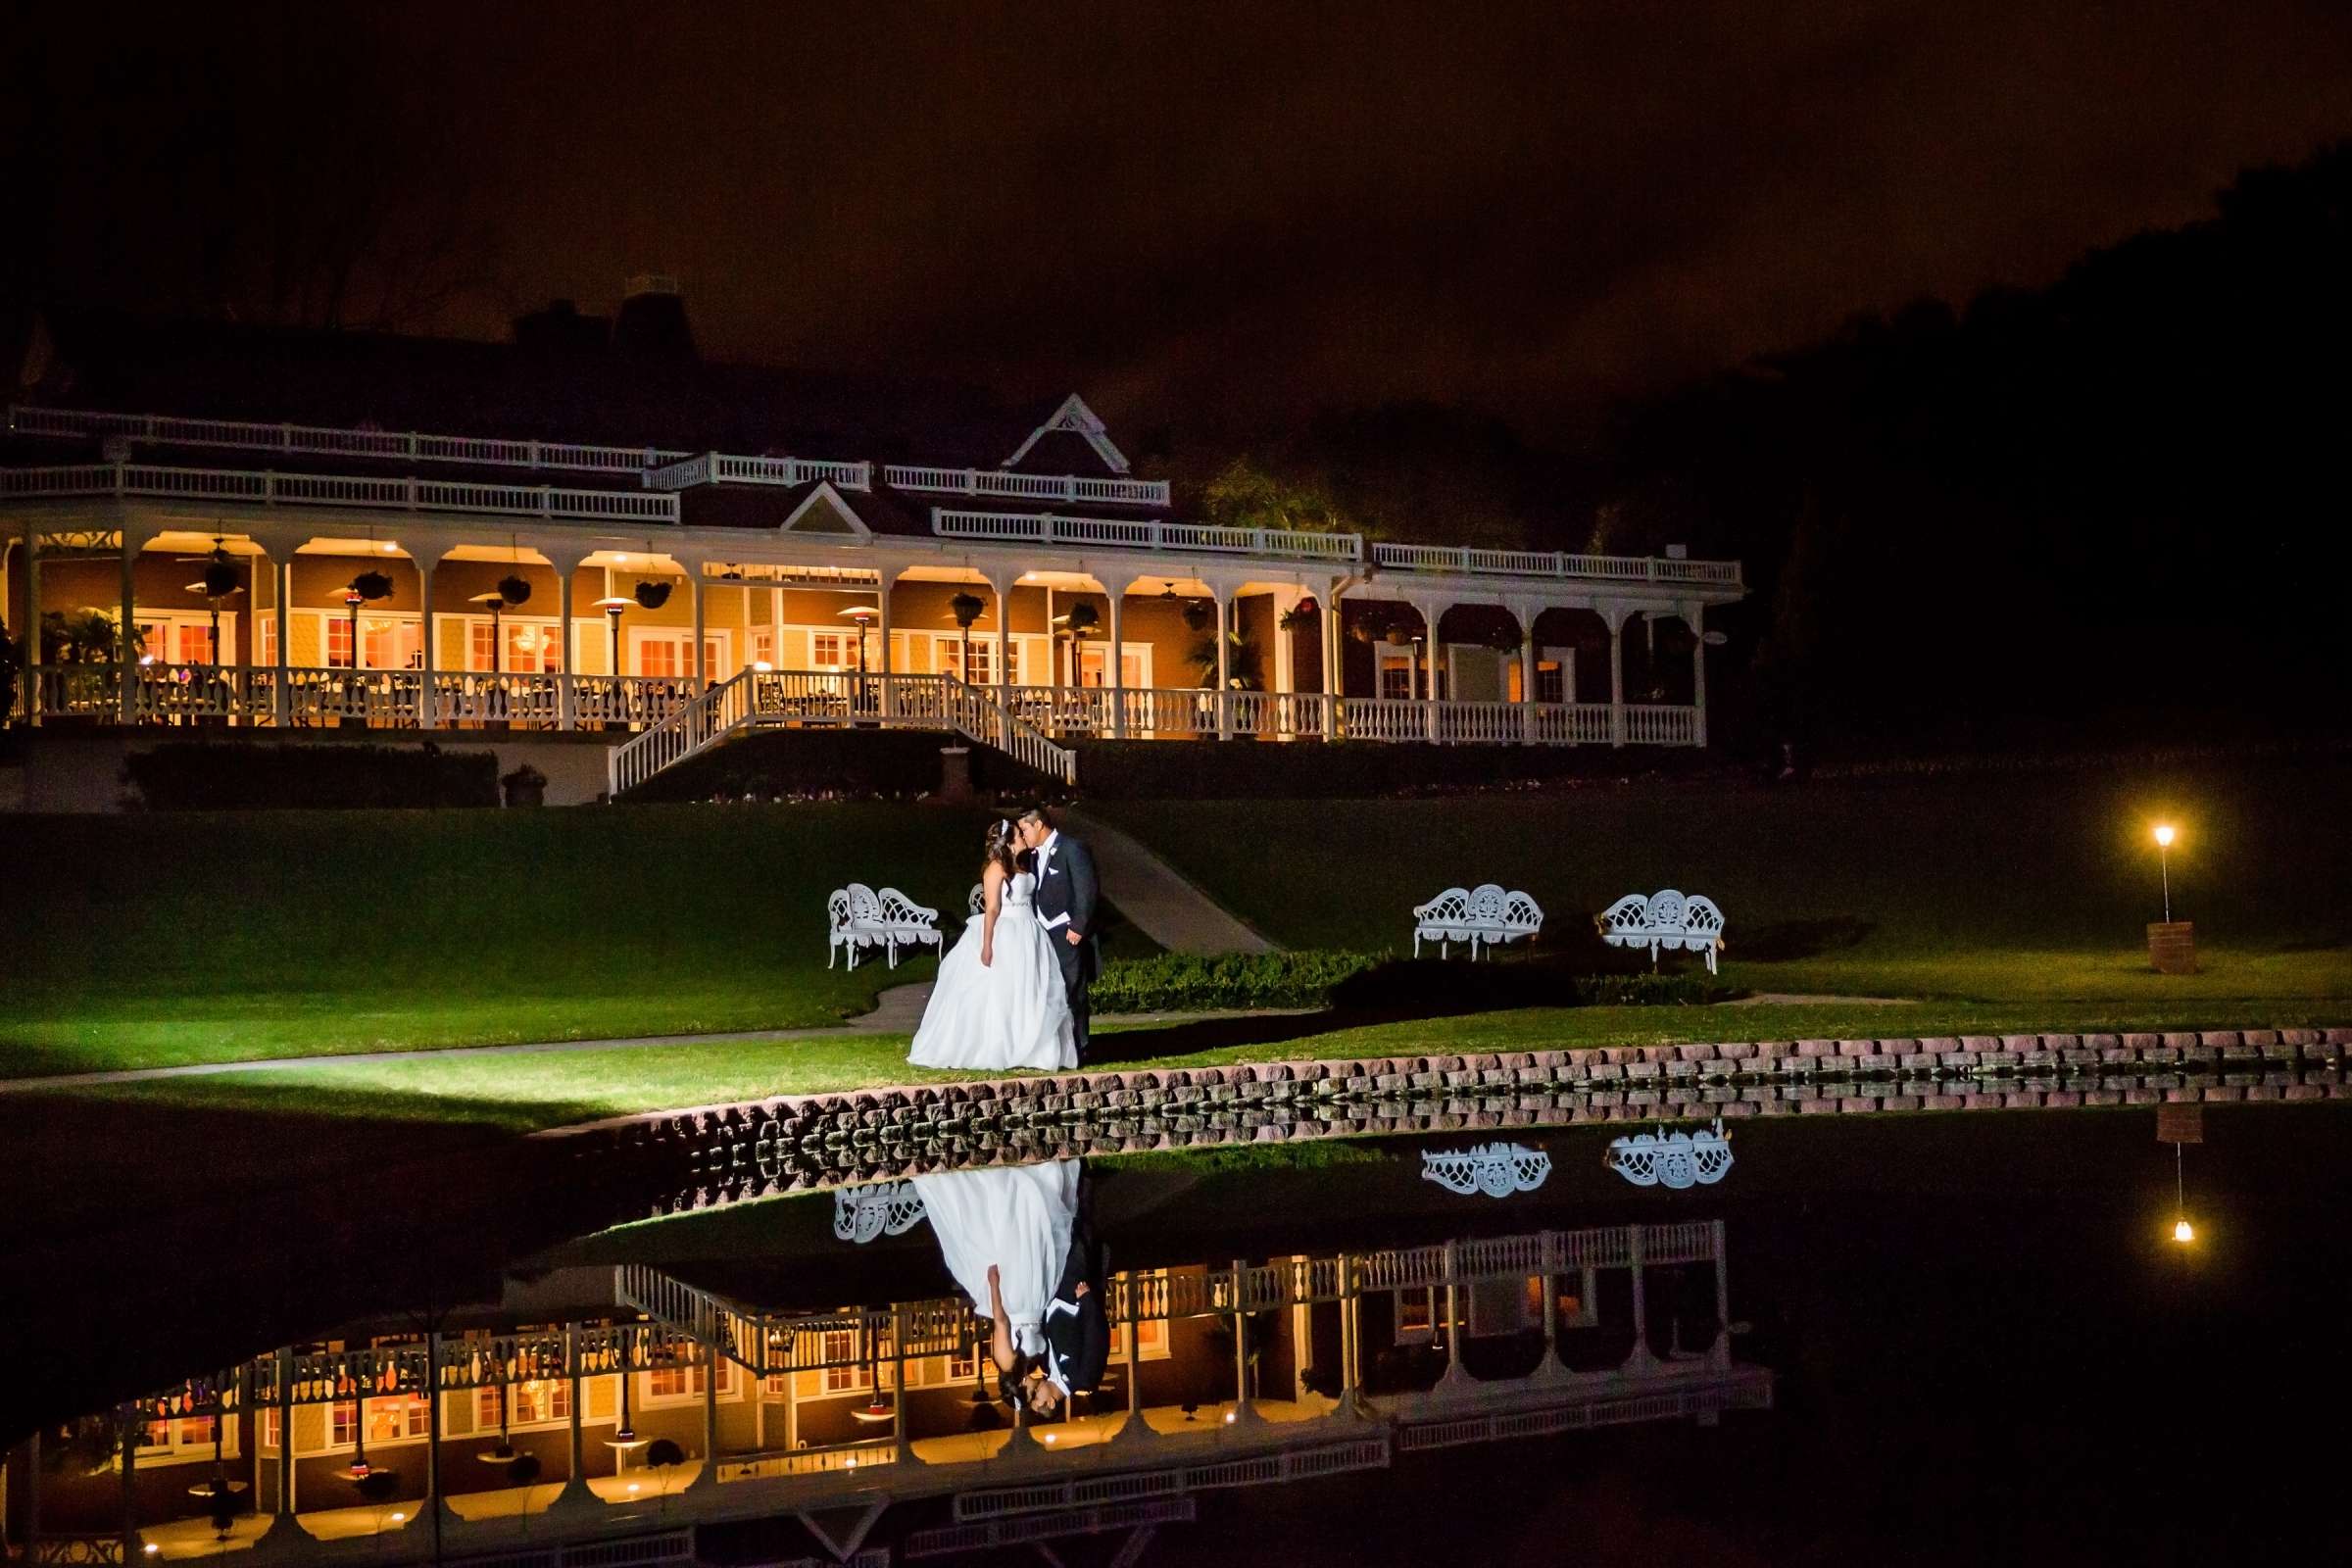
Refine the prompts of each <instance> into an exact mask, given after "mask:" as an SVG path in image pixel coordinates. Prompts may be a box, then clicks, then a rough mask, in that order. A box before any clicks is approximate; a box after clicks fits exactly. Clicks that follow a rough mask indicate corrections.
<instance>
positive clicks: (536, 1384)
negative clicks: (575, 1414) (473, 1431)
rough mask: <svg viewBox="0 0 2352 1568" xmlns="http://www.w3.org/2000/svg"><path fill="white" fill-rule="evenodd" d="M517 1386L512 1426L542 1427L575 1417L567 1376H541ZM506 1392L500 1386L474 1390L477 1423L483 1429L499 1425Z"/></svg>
mask: <svg viewBox="0 0 2352 1568" xmlns="http://www.w3.org/2000/svg"><path fill="white" fill-rule="evenodd" d="M514 1389H515V1419H514V1420H513V1421H512V1422H510V1423H509V1425H511V1426H518V1427H531V1426H542V1425H546V1424H548V1423H551V1422H557V1421H569V1420H570V1419H571V1383H570V1381H569V1380H568V1379H565V1378H540V1379H535V1380H533V1381H531V1382H527V1383H517V1384H515V1386H514ZM505 1393H506V1391H505V1390H504V1389H498V1388H486V1389H476V1390H474V1391H473V1400H474V1403H473V1412H474V1425H475V1426H476V1427H478V1428H480V1429H482V1430H483V1431H488V1430H489V1429H490V1428H492V1427H495V1426H497V1425H498V1424H499V1422H498V1407H499V1401H500V1400H501V1399H502V1398H503V1397H504V1396H505Z"/></svg>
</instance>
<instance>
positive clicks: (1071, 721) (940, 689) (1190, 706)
mask: <svg viewBox="0 0 2352 1568" xmlns="http://www.w3.org/2000/svg"><path fill="white" fill-rule="evenodd" d="M283 677H284V678H283V685H284V702H283V705H282V706H283V711H282V718H281V712H280V703H279V698H278V692H279V686H280V671H279V670H278V669H277V668H276V667H275V666H273V665H268V664H263V665H251V666H245V665H221V666H215V665H210V664H186V663H181V664H168V663H143V664H138V665H134V666H133V685H132V691H131V700H130V706H129V708H128V709H127V711H126V710H125V709H124V708H123V697H122V687H121V684H120V680H119V676H118V670H117V666H115V665H113V664H43V665H39V666H36V667H35V668H34V669H33V670H32V671H31V681H32V688H33V711H34V712H35V713H36V714H38V715H39V716H40V717H42V718H44V719H70V718H82V719H87V720H91V721H95V722H101V723H118V722H122V721H123V720H125V719H127V720H128V721H129V722H131V723H134V724H175V723H193V722H198V721H208V722H209V721H215V720H220V721H226V722H229V723H233V724H251V725H264V724H277V723H280V722H283V723H286V724H289V725H292V726H295V727H304V726H316V725H331V724H340V723H344V722H346V721H349V722H352V723H360V724H368V725H374V726H379V727H384V728H393V729H402V728H415V727H417V726H419V725H420V724H422V723H424V722H426V720H427V718H428V716H429V719H430V722H432V723H433V724H434V725H436V726H444V725H445V726H450V727H461V728H462V727H466V726H474V725H485V724H500V725H513V726H515V727H516V728H528V729H555V728H559V727H561V726H562V724H563V722H564V708H565V695H566V693H567V692H568V696H569V708H570V719H571V723H572V725H573V727H575V728H601V729H621V728H628V729H638V730H644V731H647V732H648V733H649V734H650V733H651V732H652V731H653V730H656V729H661V730H662V731H663V733H664V734H665V735H666V736H668V737H669V738H667V739H664V740H662V741H660V742H658V743H653V744H649V745H647V746H644V747H642V748H640V750H639V752H638V753H636V754H634V755H637V756H641V757H643V758H645V759H646V760H647V761H646V763H645V764H644V770H643V771H641V772H637V773H634V774H633V775H632V777H631V782H632V783H641V782H643V780H644V779H645V778H650V777H651V776H652V775H653V774H654V773H656V772H659V771H661V769H662V768H663V767H666V766H668V765H670V763H671V762H673V761H677V760H682V759H683V758H684V757H686V756H690V755H692V753H693V752H694V751H698V750H700V749H701V748H702V747H703V746H706V745H709V744H711V741H712V740H714V739H716V738H718V736H719V735H721V734H724V733H728V732H731V731H730V726H734V727H740V726H742V725H744V724H750V723H775V724H792V723H800V724H884V725H921V726H928V727H934V728H941V729H953V730H956V731H958V732H960V733H962V734H964V735H967V736H969V737H971V738H973V739H975V740H979V741H982V742H984V743H986V744H988V745H992V746H1005V744H1006V737H1008V736H1009V738H1010V745H1009V747H1008V748H1007V749H1009V750H1010V751H1011V752H1012V753H1013V755H1014V756H1016V757H1018V758H1019V759H1020V760H1022V761H1024V762H1027V763H1028V764H1029V765H1031V766H1033V767H1036V768H1038V769H1039V770H1040V771H1043V772H1048V773H1052V774H1054V775H1055V776H1059V777H1066V776H1068V775H1069V772H1070V769H1071V767H1072V765H1073V763H1072V762H1071V760H1070V759H1071V756H1072V754H1070V753H1069V752H1068V751H1067V749H1066V748H1064V747H1062V746H1061V745H1059V744H1058V740H1059V739H1062V738H1070V737H1095V738H1099V739H1108V738H1111V737H1112V736H1114V735H1117V734H1119V733H1120V726H1118V725H1114V724H1113V722H1112V715H1113V713H1114V711H1115V712H1116V713H1118V714H1119V715H1120V716H1121V717H1123V718H1124V720H1125V723H1124V734H1125V737H1126V738H1127V739H1131V740H1170V739H1181V738H1188V737H1211V736H1217V735H1239V736H1255V737H1260V738H1264V739H1271V740H1301V739H1317V738H1320V737H1322V736H1324V735H1325V734H1326V733H1329V734H1331V735H1333V736H1334V737H1335V738H1337V739H1341V740H1352V741H1382V742H1397V741H1403V742H1412V741H1419V742H1428V741H1435V742H1437V743H1439V744H1441V745H1519V744H1527V745H1537V746H1607V745H1611V744H1614V743H1617V742H1618V741H1619V738H1620V726H1619V724H1618V722H1617V719H1616V716H1615V715H1617V714H1620V713H1621V714H1622V739H1623V742H1624V743H1625V744H1630V745H1636V746H1695V745H1697V744H1698V743H1699V742H1698V713H1697V710H1695V709H1694V708H1689V707H1683V706H1678V705H1673V704H1657V703H1638V704H1637V703H1629V704H1627V705H1625V707H1624V708H1623V709H1621V710H1612V709H1611V708H1610V706H1609V705H1608V704H1606V703H1535V704H1522V703H1456V702H1437V703H1432V702H1429V701H1426V700H1423V699H1408V698H1397V697H1387V698H1383V697H1345V698H1334V697H1328V696H1325V695H1324V694H1322V693H1319V692H1256V691H1236V692H1223V693H1219V692H1215V691H1209V690H1205V689H1201V688H1197V687H1191V688H1164V687H1160V688H1142V687H1131V688H1128V689H1126V690H1123V691H1118V692H1113V691H1111V690H1110V689H1109V688H1108V687H1103V686H1088V687H1073V686H1059V687H1056V686H1007V687H989V686H979V687H974V686H966V685H965V684H963V683H962V682H961V681H958V680H956V679H955V678H954V677H953V676H948V675H897V674H894V675H880V674H864V675H860V674H855V673H847V672H842V671H834V670H746V671H744V672H743V673H742V674H740V675H738V676H736V677H735V678H734V680H732V681H729V682H726V683H724V685H723V686H720V687H713V688H712V689H711V693H709V694H706V696H705V697H704V698H698V697H697V696H696V692H697V690H698V686H697V683H696V682H695V681H694V680H693V679H692V678H690V677H680V676H655V675H618V676H615V675H557V674H521V673H502V674H492V673H490V672H488V671H485V670H435V671H433V672H432V673H431V674H430V675H429V677H428V676H427V675H426V674H425V673H424V672H423V671H420V670H415V669H362V670H351V669H340V668H327V669H321V668H306V667H301V666H296V667H292V668H288V669H286V670H285V671H284V672H283ZM428 690H429V691H430V693H431V706H430V711H429V715H428V711H427V707H426V692H427V691H428ZM721 691H733V692H737V693H738V694H739V695H738V696H737V697H734V698H727V699H719V698H718V695H717V694H718V693H720V692H721ZM711 701H718V702H719V703H720V705H721V706H720V708H717V709H711V708H709V704H710V702H711ZM727 702H735V703H737V704H738V706H737V707H735V708H725V707H724V704H725V703H727ZM698 704H702V705H704V707H705V708H706V709H707V710H708V711H707V713H706V719H705V720H688V719H682V718H680V716H679V715H681V714H682V713H684V712H685V711H687V710H688V709H690V708H694V707H695V706H696V705H698ZM1326 715H1328V716H1329V724H1328V729H1327V725H1326ZM673 720H675V721H676V724H675V725H674V726H673V724H672V721H673ZM706 720H707V721H708V722H709V723H714V724H716V725H717V728H716V729H714V730H710V731H709V732H708V733H706V732H705V730H704V729H702V728H697V727H695V726H696V725H698V724H704V723H705V722H706ZM679 734H684V735H685V736H686V739H685V740H684V741H683V742H680V741H678V740H677V736H678V735H679ZM639 739H640V740H643V739H645V737H644V736H640V737H639ZM631 744H635V743H634V742H632V743H631ZM681 745H682V746H683V747H684V750H682V751H678V752H677V754H676V755H675V756H672V755H670V750H671V748H673V747H675V746H681ZM632 765H634V764H632ZM623 787H624V788H625V787H627V786H625V785H624V786H623Z"/></svg>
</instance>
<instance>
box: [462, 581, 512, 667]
mask: <svg viewBox="0 0 2352 1568" xmlns="http://www.w3.org/2000/svg"><path fill="white" fill-rule="evenodd" d="M466 603H467V604H469V605H480V606H481V607H482V608H483V609H485V610H487V611H489V612H490V673H491V674H493V675H503V674H505V673H506V672H507V637H506V633H505V631H504V630H503V629H502V628H501V625H500V621H499V618H498V617H499V616H500V615H502V614H504V613H506V609H507V599H506V595H504V594H501V593H496V592H493V593H486V594H475V595H474V596H473V597H472V598H471V599H468V600H466Z"/></svg>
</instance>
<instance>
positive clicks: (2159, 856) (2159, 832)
mask: <svg viewBox="0 0 2352 1568" xmlns="http://www.w3.org/2000/svg"><path fill="white" fill-rule="evenodd" d="M2172 860H2173V824H2172V823H2170V822H2159V823H2157V824H2156V875H2157V877H2158V878H2159V879H2160V880H2161V881H2162V882H2163V884H2164V918H2165V919H2166V921H2167V922H2170V921H2171V919H2172V918H2173V864H2172Z"/></svg>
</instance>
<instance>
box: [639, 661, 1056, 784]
mask: <svg viewBox="0 0 2352 1568" xmlns="http://www.w3.org/2000/svg"><path fill="white" fill-rule="evenodd" d="M788 724H837V725H848V724H875V725H879V726H882V727H884V728H894V727H895V728H905V729H952V730H954V731H956V733H957V734H959V735H961V736H962V737H963V738H964V739H966V740H968V741H971V742H974V743H975V744H977V745H981V746H988V747H993V748H995V749H996V750H998V751H1001V752H1004V753H1005V755H1007V756H1009V757H1011V758H1012V759H1013V760H1015V761H1018V762H1021V763H1024V764H1026V765H1027V766H1030V767H1033V768H1036V769H1037V770H1038V771H1039V772H1041V773H1044V774H1047V775H1048V776H1050V777H1053V778H1056V779H1059V780H1060V781H1061V782H1062V783H1063V784H1065V785H1066V784H1075V783H1076V782H1077V781H1078V754H1077V753H1076V752H1074V751H1072V750H1071V749H1070V748H1068V747H1066V746H1062V745H1058V744H1056V743H1055V742H1054V739H1053V737H1051V736H1049V735H1048V734H1046V733H1045V732H1044V731H1043V730H1041V729H1038V728H1037V727H1036V726H1035V725H1033V724H1030V723H1027V722H1026V721H1024V720H1023V719H1021V718H1020V717H1019V716H1018V715H1016V714H1014V713H1012V712H1010V711H1007V710H1006V709H1005V706H1004V705H1003V704H1002V703H1000V702H998V701H997V699H996V697H995V695H994V694H993V693H991V692H990V691H989V690H988V689H987V688H985V687H980V686H967V685H965V684H964V683H963V682H962V681H960V680H957V679H956V677H955V676H953V675H837V674H830V673H820V672H812V671H805V670H761V669H747V670H743V671H742V672H740V673H738V674H736V675H735V676H733V677H732V678H730V679H727V680H723V681H721V682H719V683H718V684H717V685H715V686H712V687H711V688H709V689H708V690H706V691H704V692H702V693H701V694H700V695H698V696H696V697H694V698H691V699H689V700H688V701H687V702H686V703H684V704H682V705H681V706H680V707H678V708H676V709H674V710H673V711H671V712H670V713H669V714H668V716H666V717H665V718H663V719H662V721H661V722H660V723H658V724H656V725H654V726H653V727H652V728H650V729H647V730H644V731H642V732H641V733H639V734H636V735H633V736H631V737H630V738H629V739H628V740H626V741H624V742H623V743H621V744H620V745H619V746H616V747H614V748H613V753H612V755H611V757H610V758H609V759H608V760H607V761H606V779H607V784H608V786H609V788H610V791H611V796H612V798H613V800H618V799H619V798H620V797H621V795H622V794H623V793H624V792H626V791H628V790H632V789H635V788H636V787H637V786H638V785H640V784H643V783H644V782H645V781H646V780H647V779H650V778H652V777H654V776H655V775H656V774H658V773H661V772H662V771H664V770H665V769H668V768H672V767H675V766H677V765H678V764H679V763H680V762H683V761H685V760H687V759H689V758H693V757H700V756H701V755H702V754H703V753H705V752H707V751H709V750H711V748H712V747H713V746H716V745H718V744H720V743H721V742H723V741H725V740H727V739H729V738H730V737H732V736H734V735H736V734H739V733H742V732H744V731H747V730H753V729H760V728H765V727H769V726H781V725H788Z"/></svg>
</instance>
